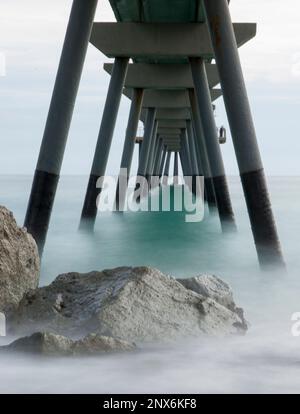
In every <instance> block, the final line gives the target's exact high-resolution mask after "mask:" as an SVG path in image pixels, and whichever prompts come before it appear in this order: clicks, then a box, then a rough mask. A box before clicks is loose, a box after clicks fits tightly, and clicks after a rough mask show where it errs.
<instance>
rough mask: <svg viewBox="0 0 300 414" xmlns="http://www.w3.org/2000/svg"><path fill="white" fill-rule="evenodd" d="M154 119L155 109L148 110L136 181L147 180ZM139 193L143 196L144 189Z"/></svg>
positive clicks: (138, 184) (138, 185)
mask: <svg viewBox="0 0 300 414" xmlns="http://www.w3.org/2000/svg"><path fill="white" fill-rule="evenodd" d="M155 118H156V108H148V110H147V117H146V122H145V129H144V138H143V145H142V148H141V155H140V159H139V164H138V171H137V180H138V181H139V179H140V178H142V179H143V178H145V179H147V168H148V162H149V156H150V151H151V147H152V139H153V133H154V129H155ZM138 187H140V183H139V182H137V188H138ZM137 188H136V189H137ZM140 192H141V194H144V189H143V188H141V190H140ZM139 200H140V198H138V200H137V201H139Z"/></svg>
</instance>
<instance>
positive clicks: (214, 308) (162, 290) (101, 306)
mask: <svg viewBox="0 0 300 414" xmlns="http://www.w3.org/2000/svg"><path fill="white" fill-rule="evenodd" d="M212 280H213V279H212ZM212 280H211V282H212ZM217 283H219V282H216V283H215V287H216V286H217ZM197 286H198V284H197ZM228 289H229V288H228ZM211 291H212V289H211V290H209V289H208V290H207V291H206V292H205V294H201V293H199V292H194V291H192V290H190V289H186V288H185V287H184V286H183V285H182V284H181V283H180V282H178V281H177V280H176V279H174V278H171V277H169V276H166V275H164V274H163V273H161V272H160V271H158V270H156V269H152V268H148V267H137V268H130V267H123V268H117V269H113V270H104V271H103V272H91V273H88V274H79V273H69V274H64V275H60V276H58V277H57V279H56V280H55V281H54V282H53V283H52V284H51V285H49V286H47V287H42V288H39V289H37V290H36V291H33V292H30V293H28V294H27V295H26V296H25V297H24V298H23V300H22V301H21V302H20V304H19V307H18V309H17V310H16V311H15V312H14V313H13V315H12V317H11V318H10V319H9V321H8V329H9V331H10V332H11V333H13V334H14V335H24V334H25V335H28V334H32V333H34V332H37V331H49V332H53V333H55V334H60V335H65V336H70V337H78V336H80V337H82V336H85V335H87V334H89V333H97V334H99V335H104V336H110V337H114V338H119V339H123V340H126V341H130V342H149V341H150V342H152V341H164V340H171V339H175V338H179V337H196V336H199V335H202V334H210V335H225V334H237V333H245V331H246V330H247V325H246V323H245V320H244V318H243V314H242V312H241V311H240V310H238V311H236V309H237V308H236V307H235V305H234V306H232V304H233V302H232V303H230V306H227V303H229V299H228V298H229V296H230V294H229V292H228V291H227V290H226V289H225V285H224V286H223V287H222V292H220V294H219V295H217V292H214V295H211V293H210V292H211ZM222 296H223V297H224V299H223V300H222V299H221V298H222ZM217 297H218V301H217V300H216V298H217ZM225 297H227V299H226V300H225ZM58 299H59V300H58ZM57 303H59V306H58V305H57Z"/></svg>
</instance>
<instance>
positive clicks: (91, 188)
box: [80, 58, 129, 230]
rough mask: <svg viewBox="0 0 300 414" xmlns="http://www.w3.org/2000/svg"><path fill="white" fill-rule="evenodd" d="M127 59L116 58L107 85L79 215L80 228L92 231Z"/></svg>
mask: <svg viewBox="0 0 300 414" xmlns="http://www.w3.org/2000/svg"><path fill="white" fill-rule="evenodd" d="M128 61H129V59H128V58H116V59H115V63H114V69H113V72H112V76H111V79H110V83H109V88H108V92H107V97H106V102H105V106H104V111H103V116H102V121H101V126H100V131H99V135H98V140H97V144H96V150H95V155H94V159H93V164H92V169H91V173H90V178H89V182H88V186H87V190H86V195H85V200H84V205H83V209H82V213H81V220H80V228H81V229H84V230H87V229H88V230H92V229H93V228H94V223H95V220H96V216H97V204H96V203H97V198H98V196H99V195H100V193H101V187H99V188H97V181H98V179H99V178H100V177H104V174H105V170H106V165H107V160H108V155H109V151H110V147H111V142H112V137H113V133H114V129H115V124H116V119H117V115H118V111H119V106H120V100H121V96H122V91H123V87H124V82H125V78H126V71H127V66H128Z"/></svg>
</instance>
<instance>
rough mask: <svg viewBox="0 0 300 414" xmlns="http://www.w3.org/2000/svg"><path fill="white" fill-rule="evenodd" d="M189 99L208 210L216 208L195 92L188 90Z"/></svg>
mask: <svg viewBox="0 0 300 414" xmlns="http://www.w3.org/2000/svg"><path fill="white" fill-rule="evenodd" d="M189 98H190V103H191V111H192V118H193V127H194V132H195V143H196V149H197V154H198V157H199V159H201V163H202V167H203V174H204V186H205V192H206V200H207V204H208V207H209V209H210V210H215V209H216V208H217V201H216V195H215V187H214V182H213V178H212V173H211V166H210V160H209V158H208V154H207V147H206V142H205V139H204V132H203V128H202V125H201V120H200V114H199V109H198V105H197V102H196V96H195V90H194V89H190V90H189Z"/></svg>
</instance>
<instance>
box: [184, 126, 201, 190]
mask: <svg viewBox="0 0 300 414" xmlns="http://www.w3.org/2000/svg"><path fill="white" fill-rule="evenodd" d="M186 131H187V139H188V145H189V150H190V158H191V172H192V177H193V178H192V192H193V193H194V194H195V195H196V194H197V187H196V186H197V177H199V176H200V175H201V174H200V173H199V165H198V159H197V151H196V144H195V139H194V134H193V131H192V123H191V121H190V120H187V129H186Z"/></svg>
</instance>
